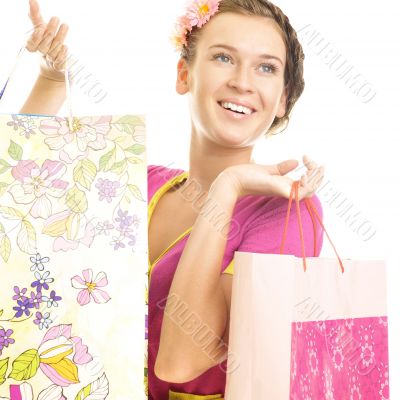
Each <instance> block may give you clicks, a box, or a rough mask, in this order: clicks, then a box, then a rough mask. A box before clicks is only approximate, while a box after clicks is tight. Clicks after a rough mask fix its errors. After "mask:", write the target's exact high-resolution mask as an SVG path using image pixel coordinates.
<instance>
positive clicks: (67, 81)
mask: <svg viewBox="0 0 400 400" xmlns="http://www.w3.org/2000/svg"><path fill="white" fill-rule="evenodd" d="M25 50H26V48H25V46H24V47H21V49H20V51H19V53H18V55H17V58H16V60H15V62H14V65H13V67H12V69H11V71H10V73H9V75H8V78H7V81H6V83H5V85H4V86H3V89H1V91H0V102H1V99H2V98H3V95H4V92H5V91H6V89H7V86H8V84H9V82H10V81H11V78H12V76H13V75H14V73H15V70H16V69H17V66H18V64H19V61H20V59H21V58H22V56H23V55H24V53H25ZM68 61H69V60H68V59H66V64H65V71H64V74H65V89H66V95H67V108H68V117H67V120H68V127H69V130H70V131H71V132H73V130H74V128H73V121H74V117H73V113H72V95H71V83H70V77H71V73H70V68H69V65H68V64H69V63H68Z"/></svg>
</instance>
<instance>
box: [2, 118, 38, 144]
mask: <svg viewBox="0 0 400 400" xmlns="http://www.w3.org/2000/svg"><path fill="white" fill-rule="evenodd" d="M11 117H12V119H13V120H12V121H9V122H7V125H8V126H12V127H13V128H14V131H17V130H20V132H19V134H20V135H21V136H25V138H26V139H29V138H30V136H31V135H34V134H35V133H36V132H35V129H36V125H35V119H34V118H32V117H29V116H19V115H12V116H11Z"/></svg>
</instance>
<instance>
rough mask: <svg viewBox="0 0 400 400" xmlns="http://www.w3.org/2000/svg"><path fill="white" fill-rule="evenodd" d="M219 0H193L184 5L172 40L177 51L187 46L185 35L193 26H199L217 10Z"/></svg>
mask: <svg viewBox="0 0 400 400" xmlns="http://www.w3.org/2000/svg"><path fill="white" fill-rule="evenodd" d="M220 2H221V0H193V1H192V2H191V3H190V4H188V5H187V6H186V12H185V14H184V15H182V16H180V17H179V18H178V21H177V22H176V24H175V32H174V35H173V36H172V42H173V44H174V46H175V48H176V50H177V51H181V50H182V49H183V47H184V46H187V44H188V43H187V35H188V33H189V32H191V31H192V29H193V27H194V26H197V27H198V28H201V27H202V26H203V25H204V24H206V23H207V22H208V21H209V20H210V18H211V17H212V16H213V15H214V14H215V13H216V12H217V11H218V6H219V3H220Z"/></svg>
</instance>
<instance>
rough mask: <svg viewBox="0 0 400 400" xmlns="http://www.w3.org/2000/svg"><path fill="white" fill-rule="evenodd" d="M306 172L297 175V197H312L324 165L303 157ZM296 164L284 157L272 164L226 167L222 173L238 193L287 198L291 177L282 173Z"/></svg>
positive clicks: (320, 181) (317, 186)
mask: <svg viewBox="0 0 400 400" xmlns="http://www.w3.org/2000/svg"><path fill="white" fill-rule="evenodd" d="M303 163H304V165H305V166H306V168H307V171H306V172H305V173H304V174H303V175H302V177H301V180H300V182H301V184H300V185H299V200H302V199H303V198H305V197H312V196H313V195H314V194H315V192H316V191H317V189H318V188H319V186H320V185H321V183H322V180H323V178H324V167H322V166H318V165H317V164H316V163H315V162H314V161H312V160H311V159H309V158H308V157H307V156H303ZM297 166H298V162H297V161H296V160H287V161H283V162H281V163H279V164H275V165H259V164H240V165H234V166H232V167H229V168H227V169H226V170H225V171H224V172H223V173H222V175H223V177H224V180H225V179H227V180H228V181H229V182H230V184H231V185H233V186H234V189H235V191H236V193H237V195H238V197H240V196H245V195H249V194H252V195H264V196H267V197H270V196H271V197H272V196H281V197H285V198H289V197H290V192H291V189H292V185H293V182H294V180H293V179H291V178H289V177H288V176H285V175H286V174H288V173H289V172H291V171H293V170H294V169H295V168H296V167H297Z"/></svg>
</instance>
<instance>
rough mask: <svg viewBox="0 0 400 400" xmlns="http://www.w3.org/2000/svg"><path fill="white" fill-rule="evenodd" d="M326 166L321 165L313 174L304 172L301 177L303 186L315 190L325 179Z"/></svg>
mask: <svg viewBox="0 0 400 400" xmlns="http://www.w3.org/2000/svg"><path fill="white" fill-rule="evenodd" d="M324 171H325V170H324V167H319V168H317V169H316V170H314V171H313V174H312V175H311V174H308V173H307V174H304V175H302V177H301V184H302V186H303V187H304V188H305V189H306V190H307V191H309V192H315V191H316V190H317V189H318V188H319V186H320V185H321V183H322V181H323V179H324Z"/></svg>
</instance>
